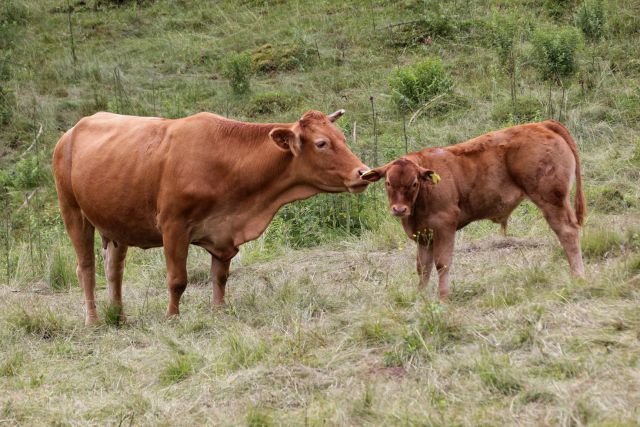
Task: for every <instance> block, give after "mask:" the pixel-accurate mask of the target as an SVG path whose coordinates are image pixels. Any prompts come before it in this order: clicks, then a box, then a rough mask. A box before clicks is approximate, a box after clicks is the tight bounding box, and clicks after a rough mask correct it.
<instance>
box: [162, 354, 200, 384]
mask: <svg viewBox="0 0 640 427" xmlns="http://www.w3.org/2000/svg"><path fill="white" fill-rule="evenodd" d="M199 362H200V360H199V358H197V357H195V356H194V355H192V354H174V355H173V358H172V359H171V360H169V361H168V362H167V363H166V364H165V365H164V367H163V368H162V370H161V371H160V375H159V377H158V378H159V380H160V384H162V385H163V386H169V385H171V384H175V383H178V382H180V381H184V380H185V379H187V378H188V377H189V376H191V374H193V373H194V372H196V370H197V369H198V367H199Z"/></svg>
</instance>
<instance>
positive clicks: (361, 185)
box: [346, 166, 369, 194]
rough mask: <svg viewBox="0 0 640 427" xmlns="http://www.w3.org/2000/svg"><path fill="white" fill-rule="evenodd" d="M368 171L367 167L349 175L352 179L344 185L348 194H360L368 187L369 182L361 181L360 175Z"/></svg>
mask: <svg viewBox="0 0 640 427" xmlns="http://www.w3.org/2000/svg"><path fill="white" fill-rule="evenodd" d="M368 170H369V168H368V167H367V166H363V167H359V168H357V169H355V170H354V171H353V173H352V174H351V176H352V179H351V180H350V181H349V182H347V183H346V186H347V189H348V190H349V193H354V194H357V193H362V192H363V191H364V190H365V189H366V188H367V186H368V185H369V181H365V180H364V179H362V175H363V174H364V173H365V172H367V171H368Z"/></svg>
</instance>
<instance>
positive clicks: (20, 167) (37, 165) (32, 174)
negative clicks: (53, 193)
mask: <svg viewBox="0 0 640 427" xmlns="http://www.w3.org/2000/svg"><path fill="white" fill-rule="evenodd" d="M49 179H50V175H49V174H48V173H47V170H46V169H45V168H44V167H43V166H42V165H41V159H39V158H38V156H27V157H25V158H24V159H21V160H19V161H18V162H17V163H16V164H15V166H14V168H13V171H11V174H10V177H9V180H10V185H11V187H13V188H14V189H16V190H32V189H34V188H37V187H40V186H41V185H44V184H45V183H47V182H48V181H49Z"/></svg>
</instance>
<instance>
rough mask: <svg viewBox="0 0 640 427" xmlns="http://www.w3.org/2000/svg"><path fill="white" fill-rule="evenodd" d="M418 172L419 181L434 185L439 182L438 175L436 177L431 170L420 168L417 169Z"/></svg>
mask: <svg viewBox="0 0 640 427" xmlns="http://www.w3.org/2000/svg"><path fill="white" fill-rule="evenodd" d="M419 171H420V179H422V180H423V181H429V182H432V183H434V184H437V183H439V182H440V175H438V174H437V173H435V172H434V171H432V170H431V169H425V168H422V167H421V168H419Z"/></svg>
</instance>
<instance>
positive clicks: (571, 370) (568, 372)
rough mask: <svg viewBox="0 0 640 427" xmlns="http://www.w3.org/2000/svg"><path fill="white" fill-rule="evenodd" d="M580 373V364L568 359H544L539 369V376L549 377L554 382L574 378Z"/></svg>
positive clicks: (577, 361)
mask: <svg viewBox="0 0 640 427" xmlns="http://www.w3.org/2000/svg"><path fill="white" fill-rule="evenodd" d="M581 371H582V363H581V362H580V361H579V360H572V359H569V358H564V357H563V358H553V359H545V360H544V361H543V362H542V366H541V367H540V369H539V371H538V372H539V374H540V375H543V376H547V377H551V378H553V379H555V380H567V379H571V378H575V377H576V376H578V374H579V373H580V372H581Z"/></svg>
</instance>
